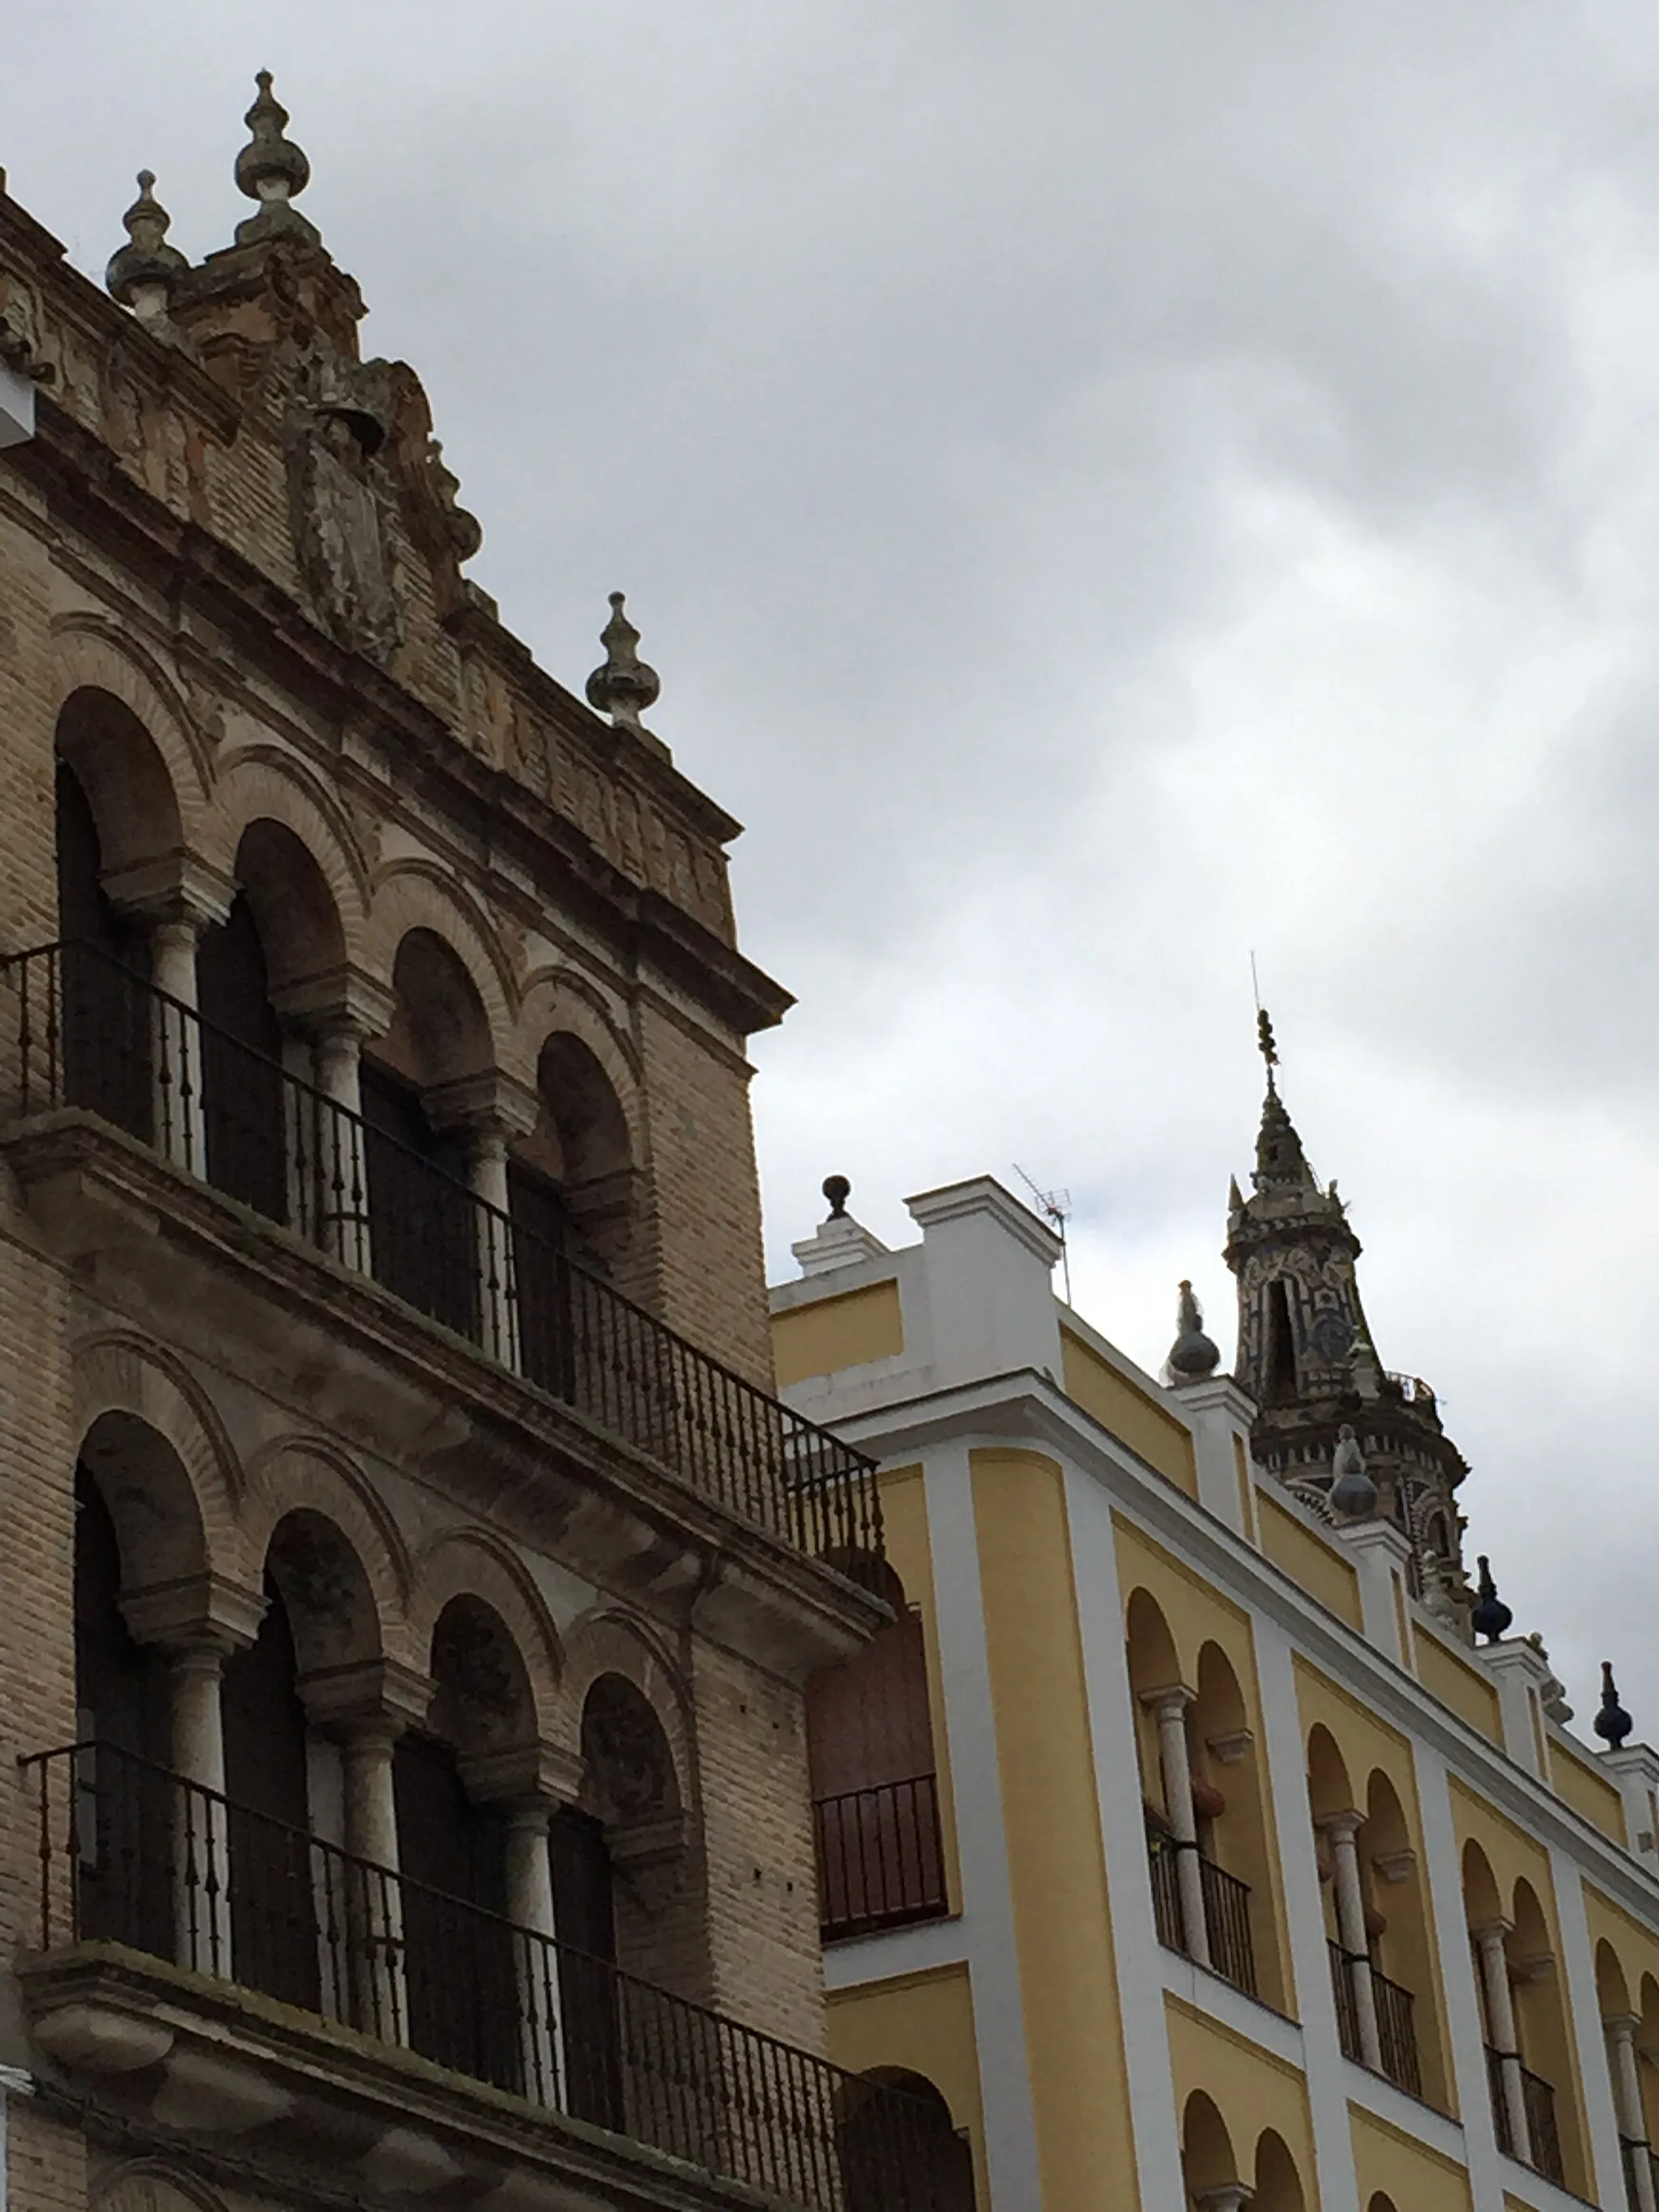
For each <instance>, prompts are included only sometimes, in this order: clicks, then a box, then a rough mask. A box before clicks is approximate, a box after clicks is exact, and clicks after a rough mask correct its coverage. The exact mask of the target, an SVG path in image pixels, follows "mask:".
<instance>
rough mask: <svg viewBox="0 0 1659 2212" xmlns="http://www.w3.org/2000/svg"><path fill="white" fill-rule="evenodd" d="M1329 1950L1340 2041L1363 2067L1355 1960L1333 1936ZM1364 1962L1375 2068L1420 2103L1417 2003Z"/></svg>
mask: <svg viewBox="0 0 1659 2212" xmlns="http://www.w3.org/2000/svg"><path fill="white" fill-rule="evenodd" d="M1326 1948H1327V1949H1328V1952H1329V1954H1330V1960H1331V1990H1332V1993H1333V1994H1334V1996H1335V1999H1336V2033H1337V2040H1338V2042H1339V2043H1340V2045H1341V2046H1342V2052H1343V2056H1344V2057H1347V2058H1352V2060H1353V2062H1354V2063H1355V2065H1356V2066H1363V2065H1364V2064H1365V2063H1366V2059H1365V2053H1364V2042H1363V2039H1362V2038H1361V2035H1360V2032H1359V2003H1358V1998H1357V1996H1355V1993H1354V1984H1353V1965H1354V1961H1353V1960H1351V1959H1350V1957H1349V1955H1348V1954H1347V1953H1346V1951H1345V1950H1344V1949H1343V1948H1342V1946H1341V1945H1340V1943H1338V1942H1333V1941H1331V1940H1330V1939H1329V1938H1327V1942H1326ZM1364 1965H1365V1966H1366V1968H1367V1971H1368V1972H1369V1973H1370V1984H1371V2003H1372V2007H1373V2009H1374V2011H1375V2014H1376V2035H1377V2045H1378V2060H1379V2063H1378V2065H1377V2067H1376V2071H1377V2072H1378V2073H1380V2074H1382V2075H1384V2076H1385V2077H1386V2078H1387V2079H1388V2080H1389V2081H1392V2082H1393V2083H1394V2085H1395V2088H1396V2089H1403V2090H1404V2091H1405V2093H1406V2094H1407V2096H1408V2097H1417V2098H1419V2099H1420V2098H1421V2096H1422V2094H1423V2075H1422V2070H1421V2069H1420V2067H1419V2064H1418V2058H1417V2028H1416V2025H1415V2022H1414V2021H1413V2004H1414V2002H1415V2000H1414V1999H1413V1996H1412V1993H1411V1991H1410V1990H1407V1989H1402V1988H1401V1984H1399V1983H1398V1982H1391V1981H1390V1980H1389V1978H1388V1976H1387V1975H1386V1974H1384V1973H1381V1972H1378V1970H1377V1968H1376V1966H1374V1965H1372V1964H1371V1962H1370V1960H1365V1961H1364Z"/></svg>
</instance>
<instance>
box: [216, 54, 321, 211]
mask: <svg viewBox="0 0 1659 2212" xmlns="http://www.w3.org/2000/svg"><path fill="white" fill-rule="evenodd" d="M254 82H255V84H257V85H258V88H259V89H258V97H257V98H256V99H255V100H254V103H253V105H252V107H250V108H249V110H248V112H247V113H246V115H245V116H244V117H243V118H242V120H243V121H244V122H245V123H246V125H247V127H248V129H249V130H250V131H252V134H253V135H252V137H251V138H250V139H249V141H248V143H247V144H246V146H244V147H243V149H242V150H241V152H240V154H239V155H237V156H236V185H237V189H238V190H239V191H241V192H244V193H246V196H247V197H248V198H249V199H251V200H258V203H259V212H258V215H252V216H249V217H248V219H247V221H246V222H243V223H239V224H238V225H237V228H236V243H237V244H238V245H239V246H247V245H251V244H252V243H253V242H254V241H255V240H258V239H262V238H271V237H275V236H277V235H278V234H282V233H285V232H286V233H289V234H299V235H301V236H303V237H307V238H313V239H314V238H315V237H316V235H317V233H316V231H315V230H314V229H313V227H312V225H311V224H310V223H308V222H307V221H306V219H305V217H304V216H302V215H301V213H300V211H299V210H298V209H297V208H296V207H295V206H294V205H293V202H294V201H295V199H297V198H298V197H299V195H300V194H301V192H302V191H304V190H305V188H306V186H307V185H308V184H309V183H310V182H311V164H310V162H309V161H307V159H306V157H305V155H303V154H302V153H301V150H300V149H299V148H298V147H297V146H296V145H295V143H294V142H293V140H292V139H291V138H289V137H286V136H285V135H284V134H285V133H286V131H287V129H288V119H289V118H288V110H287V108H285V107H284V106H283V104H282V102H281V100H278V99H277V98H276V94H274V93H273V92H272V90H271V88H270V84H271V77H270V70H260V71H259V74H258V76H257V77H255V79H254Z"/></svg>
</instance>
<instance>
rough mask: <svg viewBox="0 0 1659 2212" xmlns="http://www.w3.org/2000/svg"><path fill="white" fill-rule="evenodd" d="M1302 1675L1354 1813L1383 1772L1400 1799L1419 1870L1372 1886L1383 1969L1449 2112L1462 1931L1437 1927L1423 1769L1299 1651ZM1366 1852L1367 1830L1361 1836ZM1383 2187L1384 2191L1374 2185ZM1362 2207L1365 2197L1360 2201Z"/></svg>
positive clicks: (1433, 2094)
mask: <svg viewBox="0 0 1659 2212" xmlns="http://www.w3.org/2000/svg"><path fill="white" fill-rule="evenodd" d="M1292 1663H1293V1665H1294V1667H1295V1669H1296V1695H1297V1711H1298V1714H1299V1716H1300V1718H1301V1723H1302V1742H1303V1747H1304V1752H1305V1750H1306V1747H1307V1742H1308V1738H1309V1735H1310V1733H1311V1732H1312V1730H1313V1729H1314V1728H1315V1727H1316V1725H1322V1726H1323V1727H1324V1728H1326V1729H1328V1731H1329V1733H1330V1735H1331V1738H1332V1741H1334V1743H1335V1745H1336V1747H1337V1749H1338V1750H1339V1751H1340V1753H1341V1754H1342V1761H1343V1765H1345V1766H1346V1769H1347V1774H1348V1779H1349V1781H1350V1782H1351V1783H1352V1785H1353V1802H1354V1806H1355V1809H1356V1810H1358V1811H1359V1812H1362V1813H1363V1812H1364V1811H1365V1810H1366V1808H1367V1799H1368V1796H1369V1793H1370V1779H1371V1777H1372V1775H1373V1774H1374V1773H1375V1772H1376V1771H1377V1770H1378V1769H1379V1768H1380V1769H1381V1771H1383V1773H1384V1774H1385V1775H1386V1776H1387V1777H1388V1778H1389V1784H1391V1786H1392V1788H1393V1790H1394V1794H1395V1796H1396V1797H1397V1798H1398V1799H1399V1801H1400V1810H1401V1815H1402V1816H1403V1818H1404V1820H1405V1825H1406V1835H1407V1847H1408V1848H1409V1849H1410V1850H1411V1851H1412V1852H1413V1854H1414V1857H1415V1862H1416V1863H1415V1864H1414V1865H1413V1868H1412V1869H1411V1870H1410V1871H1409V1873H1407V1875H1406V1876H1405V1878H1404V1879H1403V1880H1402V1881H1398V1882H1384V1881H1381V1880H1376V1881H1373V1884H1372V1901H1373V1902H1374V1903H1375V1905H1376V1906H1377V1908H1378V1910H1379V1911H1382V1912H1383V1913H1384V1914H1385V1915H1386V1916H1387V1917H1388V1918H1389V1922H1390V1923H1391V1925H1390V1928H1389V1931H1388V1934H1387V1936H1385V1939H1384V1942H1385V1945H1392V1946H1393V1947H1394V1948H1393V1949H1392V1950H1390V1949H1388V1948H1385V1949H1384V1952H1383V1960H1382V1964H1383V1969H1384V1971H1385V1972H1388V1973H1389V1974H1390V1975H1392V1976H1393V1977H1394V1978H1395V1980H1396V1981H1399V1982H1401V1983H1402V1984H1404V1985H1405V1986H1406V1987H1407V1988H1409V1989H1410V1990H1411V1991H1412V1994H1413V1997H1414V1998H1415V2000H1416V2002H1415V2004H1414V2005H1413V2026H1414V2027H1415V2029H1416V2032H1417V2055H1418V2063H1419V2068H1420V2069H1421V2072H1422V2077H1423V2093H1424V2097H1425V2100H1426V2101H1427V2102H1428V2103H1429V2104H1431V2105H1434V2106H1438V2108H1439V2109H1440V2110H1441V2111H1442V2112H1454V2111H1455V2095H1454V2093H1453V2084H1452V2072H1451V2068H1450V2066H1449V2064H1448V2063H1447V2053H1448V2043H1447V2036H1446V2025H1445V2022H1446V1996H1445V1987H1444V1984H1443V1979H1442V1975H1441V1960H1442V1957H1443V1954H1444V1951H1445V1946H1446V1942H1447V1940H1448V1932H1449V1940H1450V1942H1451V1943H1452V1946H1453V1956H1454V1957H1455V1958H1457V1959H1458V1960H1460V1961H1461V1960H1462V1951H1463V1943H1464V1931H1463V1929H1462V1925H1461V1924H1454V1926H1453V1927H1452V1928H1451V1929H1450V1930H1449V1931H1446V1930H1443V1929H1437V1927H1436V1924H1435V1918H1434V1905H1433V1902H1432V1900H1431V1897H1430V1893H1429V1885H1428V1875H1427V1869H1426V1862H1425V1857H1424V1849H1423V1816H1422V1812H1421V1808H1420V1807H1419V1803H1418V1797H1417V1768H1416V1765H1415V1763H1414V1761H1413V1758H1412V1752H1411V1746H1410V1744H1409V1743H1408V1742H1407V1740H1406V1738H1405V1737H1404V1736H1403V1735H1400V1734H1399V1733H1398V1732H1397V1731H1396V1730H1395V1729H1392V1728H1390V1727H1389V1725H1388V1723H1386V1722H1384V1721H1383V1720H1381V1719H1379V1718H1378V1717H1377V1716H1376V1713H1375V1712H1373V1711H1371V1709H1370V1707H1369V1706H1368V1705H1362V1704H1361V1702H1360V1701H1359V1699H1358V1698H1355V1697H1353V1696H1351V1695H1350V1693H1349V1692H1347V1691H1346V1690H1345V1689H1343V1688H1342V1686H1340V1684H1339V1683H1336V1682H1334V1681H1332V1680H1331V1679H1330V1678H1329V1676H1328V1675H1326V1674H1321V1673H1320V1672H1319V1670H1318V1669H1317V1668H1316V1667H1312V1666H1310V1664H1309V1662H1307V1660H1305V1659H1304V1657H1303V1656H1301V1654H1300V1653H1299V1652H1298V1653H1297V1656H1296V1657H1295V1659H1294V1661H1293V1662H1292ZM1360 1841H1361V1848H1362V1850H1363V1849H1364V1830H1362V1831H1361V1836H1360ZM1376 2186H1377V2187H1378V2188H1381V2187H1383V2184H1382V2183H1381V2182H1379V2183H1377V2184H1376ZM1362 2202H1363V2199H1362Z"/></svg>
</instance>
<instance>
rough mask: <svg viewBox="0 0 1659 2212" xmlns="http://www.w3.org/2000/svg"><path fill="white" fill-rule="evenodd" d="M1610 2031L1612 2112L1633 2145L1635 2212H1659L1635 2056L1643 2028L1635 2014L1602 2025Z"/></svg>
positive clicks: (1609, 2053)
mask: <svg viewBox="0 0 1659 2212" xmlns="http://www.w3.org/2000/svg"><path fill="white" fill-rule="evenodd" d="M1601 2025H1602V2027H1604V2028H1605V2029H1606V2031H1607V2064H1608V2069H1609V2071H1610V2072H1611V2074H1612V2075H1613V2109H1614V2111H1615V2112H1617V2114H1618V2116H1619V2132H1620V2135H1621V2136H1623V2137H1624V2139H1625V2142H1627V2143H1630V2144H1632V2146H1633V2147H1634V2148H1633V2154H1632V2157H1631V2159H1630V2161H1629V2169H1630V2183H1631V2187H1632V2190H1633V2191H1634V2192H1635V2197H1636V2205H1635V2212H1659V2191H1656V2190H1655V2188H1654V2185H1653V2160H1652V2158H1651V2156H1650V2154H1649V2149H1648V2124H1647V2116H1646V2114H1645V2112H1644V2110H1643V2108H1642V2076H1641V2074H1640V2071H1639V2070H1638V2069H1639V2061H1638V2057H1637V2052H1636V2032H1637V2029H1638V2027H1640V2026H1641V2022H1640V2021H1639V2020H1638V2018H1637V2016H1636V2015H1635V2014H1634V2013H1619V2014H1616V2015H1614V2016H1613V2019H1611V2020H1606V2021H1602V2023H1601Z"/></svg>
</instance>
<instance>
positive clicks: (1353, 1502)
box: [1329, 1421, 1376, 1521]
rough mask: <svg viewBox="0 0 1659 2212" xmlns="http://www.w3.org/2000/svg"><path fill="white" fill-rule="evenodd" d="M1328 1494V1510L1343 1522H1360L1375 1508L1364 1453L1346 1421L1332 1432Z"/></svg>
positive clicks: (1372, 1488)
mask: <svg viewBox="0 0 1659 2212" xmlns="http://www.w3.org/2000/svg"><path fill="white" fill-rule="evenodd" d="M1329 1494H1330V1504H1331V1510H1332V1511H1333V1512H1334V1513H1339V1514H1340V1515H1341V1516H1342V1518H1343V1519H1344V1520H1345V1521H1364V1520H1367V1519H1369V1518H1370V1516H1371V1515H1372V1514H1373V1513H1375V1512H1376V1484H1375V1483H1374V1482H1373V1481H1372V1480H1371V1479H1370V1475H1369V1474H1366V1472H1365V1455H1364V1452H1362V1451H1361V1450H1360V1449H1359V1439H1358V1437H1356V1436H1355V1434H1354V1432H1353V1427H1352V1423H1350V1422H1347V1421H1344V1422H1343V1424H1342V1425H1341V1427H1340V1429H1339V1430H1338V1431H1337V1432H1336V1449H1335V1451H1334V1453H1333V1454H1332V1455H1331V1487H1330V1493H1329Z"/></svg>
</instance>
